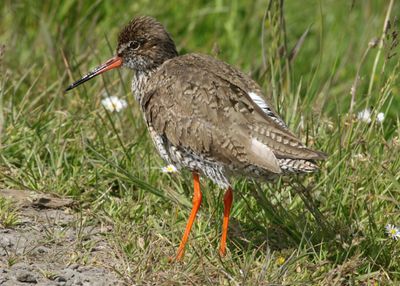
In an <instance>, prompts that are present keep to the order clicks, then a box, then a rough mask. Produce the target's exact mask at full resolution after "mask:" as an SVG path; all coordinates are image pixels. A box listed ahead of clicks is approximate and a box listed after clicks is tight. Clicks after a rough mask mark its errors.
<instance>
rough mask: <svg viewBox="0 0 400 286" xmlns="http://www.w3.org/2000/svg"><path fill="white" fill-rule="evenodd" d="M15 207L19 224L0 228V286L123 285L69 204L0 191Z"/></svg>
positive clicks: (105, 248)
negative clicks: (16, 207)
mask: <svg viewBox="0 0 400 286" xmlns="http://www.w3.org/2000/svg"><path fill="white" fill-rule="evenodd" d="M0 196H5V197H7V198H11V199H12V200H13V201H15V202H16V205H17V206H18V213H19V223H18V225H17V226H15V227H13V228H1V226H0V285H4V286H5V285H9V286H11V285H124V284H123V282H122V279H121V277H118V275H116V272H114V271H113V269H114V267H115V266H116V264H117V263H118V261H117V259H116V258H114V255H113V252H112V249H111V246H110V245H109V244H108V243H107V241H106V239H105V235H106V234H107V233H109V232H110V231H112V230H111V229H108V228H107V227H104V226H103V227H102V226H99V225H98V224H96V223H94V222H93V221H92V222H90V221H83V219H82V218H80V217H79V216H78V215H77V214H76V212H73V211H72V210H71V207H72V204H73V202H72V201H71V200H68V199H67V200H65V199H59V198H55V197H50V196H48V195H38V194H34V193H31V192H27V191H21V190H0Z"/></svg>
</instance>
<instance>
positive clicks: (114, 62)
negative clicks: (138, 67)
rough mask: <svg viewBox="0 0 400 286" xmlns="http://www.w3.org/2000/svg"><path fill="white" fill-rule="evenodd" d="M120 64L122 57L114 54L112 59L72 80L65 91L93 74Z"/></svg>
mask: <svg viewBox="0 0 400 286" xmlns="http://www.w3.org/2000/svg"><path fill="white" fill-rule="evenodd" d="M120 66H122V58H121V57H118V56H115V57H113V58H112V59H109V60H108V61H106V62H105V63H104V64H102V65H100V66H98V67H97V68H95V69H94V70H92V71H91V72H90V73H88V74H87V75H85V76H84V77H83V78H81V79H80V80H78V81H76V82H74V83H73V84H71V85H70V86H68V87H67V89H66V90H65V91H68V90H71V89H73V88H75V87H77V86H78V85H80V84H81V83H84V82H85V81H88V80H89V79H92V78H94V77H95V76H97V75H99V74H101V73H103V72H106V71H109V70H111V69H115V68H119V67H120Z"/></svg>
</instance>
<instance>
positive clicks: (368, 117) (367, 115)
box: [357, 108, 371, 123]
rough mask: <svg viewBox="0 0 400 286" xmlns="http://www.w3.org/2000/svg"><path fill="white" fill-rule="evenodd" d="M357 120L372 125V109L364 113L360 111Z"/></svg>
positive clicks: (367, 109) (365, 110)
mask: <svg viewBox="0 0 400 286" xmlns="http://www.w3.org/2000/svg"><path fill="white" fill-rule="evenodd" d="M357 119H358V120H360V121H362V122H365V123H371V109H369V108H366V109H364V110H363V111H360V112H359V113H358V114H357Z"/></svg>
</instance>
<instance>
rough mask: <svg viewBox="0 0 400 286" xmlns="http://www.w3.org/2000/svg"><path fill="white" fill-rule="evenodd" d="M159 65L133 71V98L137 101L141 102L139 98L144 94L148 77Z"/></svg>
mask: <svg viewBox="0 0 400 286" xmlns="http://www.w3.org/2000/svg"><path fill="white" fill-rule="evenodd" d="M158 68H159V67H157V68H154V69H148V70H145V71H143V70H138V71H136V72H135V75H134V76H133V79H132V86H131V88H132V92H133V95H134V96H135V99H136V100H137V102H139V103H140V102H141V99H142V97H143V95H144V92H145V89H146V85H147V82H148V80H149V79H150V77H151V76H152V75H153V74H154V73H155V72H156V71H157V70H158Z"/></svg>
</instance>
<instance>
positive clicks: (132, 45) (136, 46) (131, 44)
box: [128, 41, 140, 50]
mask: <svg viewBox="0 0 400 286" xmlns="http://www.w3.org/2000/svg"><path fill="white" fill-rule="evenodd" d="M128 47H129V49H132V50H137V49H139V47H140V43H139V42H138V41H131V42H129V45H128Z"/></svg>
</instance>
